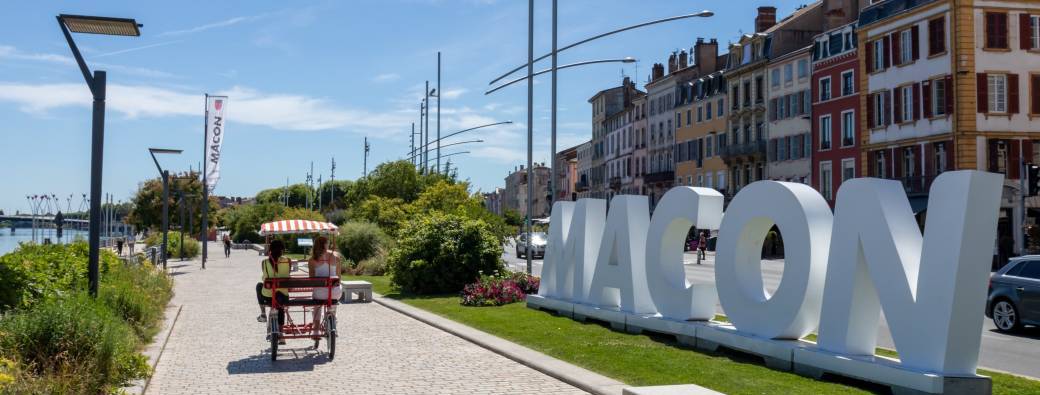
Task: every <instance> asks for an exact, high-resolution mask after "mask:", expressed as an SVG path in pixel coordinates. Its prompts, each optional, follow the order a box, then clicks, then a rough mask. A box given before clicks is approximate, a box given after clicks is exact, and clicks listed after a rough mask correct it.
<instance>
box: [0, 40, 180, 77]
mask: <svg viewBox="0 0 1040 395" xmlns="http://www.w3.org/2000/svg"><path fill="white" fill-rule="evenodd" d="M172 43H173V42H170V44H172ZM160 44H161V45H165V43H160ZM154 46H158V45H151V46H144V47H138V48H130V49H126V50H123V51H116V52H112V53H109V55H113V54H116V53H125V52H130V51H136V50H138V49H145V48H151V47H154ZM100 56H102V55H98V56H93V57H92V58H96V57H100ZM0 59H10V60H21V61H29V62H45V63H55V64H66V65H70V66H73V67H75V64H76V61H75V60H74V59H73V58H72V57H71V56H65V55H58V54H51V53H31V52H23V51H21V50H19V49H18V48H15V47H12V46H9V45H0ZM88 63H89V64H90V66H91V68H93V69H95V70H114V71H117V72H120V73H126V74H129V75H135V76H139V77H148V78H171V77H175V75H174V74H171V73H167V72H165V71H160V70H155V69H148V68H143V67H133V66H123V65H118V64H111V63H103V62H88Z"/></svg>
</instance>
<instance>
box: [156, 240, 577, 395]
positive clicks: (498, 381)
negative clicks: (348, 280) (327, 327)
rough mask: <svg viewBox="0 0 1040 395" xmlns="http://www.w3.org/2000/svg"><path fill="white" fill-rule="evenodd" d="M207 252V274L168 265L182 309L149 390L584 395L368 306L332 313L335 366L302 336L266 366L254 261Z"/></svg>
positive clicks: (247, 254) (187, 265) (192, 266)
mask: <svg viewBox="0 0 1040 395" xmlns="http://www.w3.org/2000/svg"><path fill="white" fill-rule="evenodd" d="M213 247H214V248H210V253H211V254H210V256H211V259H210V260H209V261H208V262H207V269H206V270H200V269H199V268H198V266H199V265H198V261H191V262H183V263H182V262H177V261H170V262H169V268H170V271H171V273H172V274H173V276H174V279H175V281H176V296H175V297H174V299H173V302H172V303H173V304H175V305H179V306H180V307H181V313H180V317H179V319H178V320H177V323H176V324H175V325H174V327H173V330H172V332H171V334H170V337H169V341H168V342H167V344H166V348H165V350H164V351H163V353H162V355H161V357H160V358H159V362H158V365H157V366H156V369H155V374H154V376H153V377H152V380H151V383H150V384H149V386H148V390H147V393H149V394H182V393H183V394H239V393H263V394H285V393H289V392H294V393H346V394H351V393H353V394H466V393H471V394H530V393H551V394H567V393H583V392H582V391H580V390H578V389H576V388H574V387H571V386H569V385H567V384H565V383H563V382H561V381H558V380H556V379H554V378H552V377H549V376H546V375H544V374H542V373H540V372H537V371H535V370H532V369H530V368H528V367H526V366H523V365H520V364H518V363H516V362H514V361H512V360H509V359H507V358H505V357H502V356H500V355H498V354H495V353H492V352H491V351H488V350H486V349H484V348H481V347H479V346H476V345H474V344H472V343H469V342H467V341H465V340H463V339H460V338H458V337H455V336H453V335H451V334H448V333H446V332H443V331H441V330H439V329H436V328H433V327H431V326H428V325H426V324H424V323H421V322H419V321H416V320H413V319H411V318H409V317H406V316H404V315H401V314H399V313H397V312H394V311H392V310H390V309H387V308H385V307H382V306H380V305H378V304H375V303H364V304H345V305H340V306H339V307H338V310H337V316H338V318H339V320H338V325H339V331H340V336H339V339H338V341H337V344H336V346H337V347H336V359H335V360H334V361H332V362H329V361H328V360H327V359H326V358H325V354H323V353H322V352H320V351H314V350H310V349H308V348H309V346H310V345H311V344H312V343H311V341H310V340H289V341H288V344H287V345H285V346H282V347H280V350H279V357H278V361H276V362H271V361H270V354H269V353H270V347H269V343H268V342H266V341H265V339H264V335H265V331H264V325H265V324H262V323H259V322H257V321H256V316H257V314H258V313H259V311H258V308H257V306H256V294H255V290H254V287H255V284H256V282H257V281H258V279H259V277H260V270H259V265H258V262H259V257H258V256H257V254H256V252H254V251H242V250H236V251H234V252H232V255H231V258H230V259H226V258H224V256H223V251H221V250H220V248H219V247H217V246H213ZM322 349H324V344H323V345H322Z"/></svg>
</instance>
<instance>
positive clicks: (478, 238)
mask: <svg viewBox="0 0 1040 395" xmlns="http://www.w3.org/2000/svg"><path fill="white" fill-rule="evenodd" d="M400 234H401V236H400V238H399V239H398V242H397V245H396V246H394V247H393V248H392V249H391V250H390V256H389V261H388V269H389V273H390V276H391V277H390V280H391V281H392V282H393V283H394V284H396V285H398V286H400V287H401V290H403V291H405V292H410V293H418V294H423V293H454V292H459V291H461V290H462V287H463V286H465V285H466V284H467V283H470V282H473V281H474V280H476V279H477V278H478V277H479V276H480V274H481V273H493V272H497V271H502V270H504V266H503V265H502V261H501V256H502V245H501V244H500V243H499V242H498V238H497V237H496V236H495V235H494V234H493V233H492V231H491V229H490V228H489V227H488V225H487V224H486V223H484V222H483V221H480V220H471V219H466V218H463V217H460V216H457V215H448V214H441V213H438V212H432V213H430V214H429V215H428V216H426V217H422V218H418V219H416V220H413V221H409V222H408V223H406V224H405V226H404V228H402V229H401V233H400Z"/></svg>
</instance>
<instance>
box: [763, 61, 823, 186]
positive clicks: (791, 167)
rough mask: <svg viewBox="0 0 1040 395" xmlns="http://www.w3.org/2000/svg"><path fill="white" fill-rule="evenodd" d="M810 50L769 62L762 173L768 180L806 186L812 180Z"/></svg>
mask: <svg viewBox="0 0 1040 395" xmlns="http://www.w3.org/2000/svg"><path fill="white" fill-rule="evenodd" d="M806 44H811V42H806ZM810 49H811V47H810V46H805V47H803V48H800V49H797V50H795V51H793V52H790V53H787V54H783V55H780V56H779V57H776V58H773V59H771V61H770V62H769V66H768V67H769V69H768V70H769V78H768V80H769V88H767V90H768V92H769V93H768V94H767V99H768V100H769V102H768V105H767V107H766V110H767V111H768V114H767V115H768V119H769V122H768V123H767V125H766V130H767V131H768V140H767V142H766V161H767V165H766V174H767V175H768V177H769V179H771V180H778V181H790V182H798V183H803V184H808V183H809V182H810V180H811V178H812V174H811V173H812V160H811V157H812V149H811V148H812V135H811V134H810V133H811V131H812V121H811V120H810V119H809V118H810V117H809V113H810V110H811V105H810V103H811V102H810V99H811V97H810V96H811V90H810V87H811V82H812V79H811V78H810V77H811V76H810V68H809V60H810Z"/></svg>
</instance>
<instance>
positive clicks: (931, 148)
mask: <svg viewBox="0 0 1040 395" xmlns="http://www.w3.org/2000/svg"><path fill="white" fill-rule="evenodd" d="M922 157H923V158H924V168H923V169H921V175H922V176H930V175H934V174H935V143H928V144H925V145H924V156H922Z"/></svg>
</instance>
